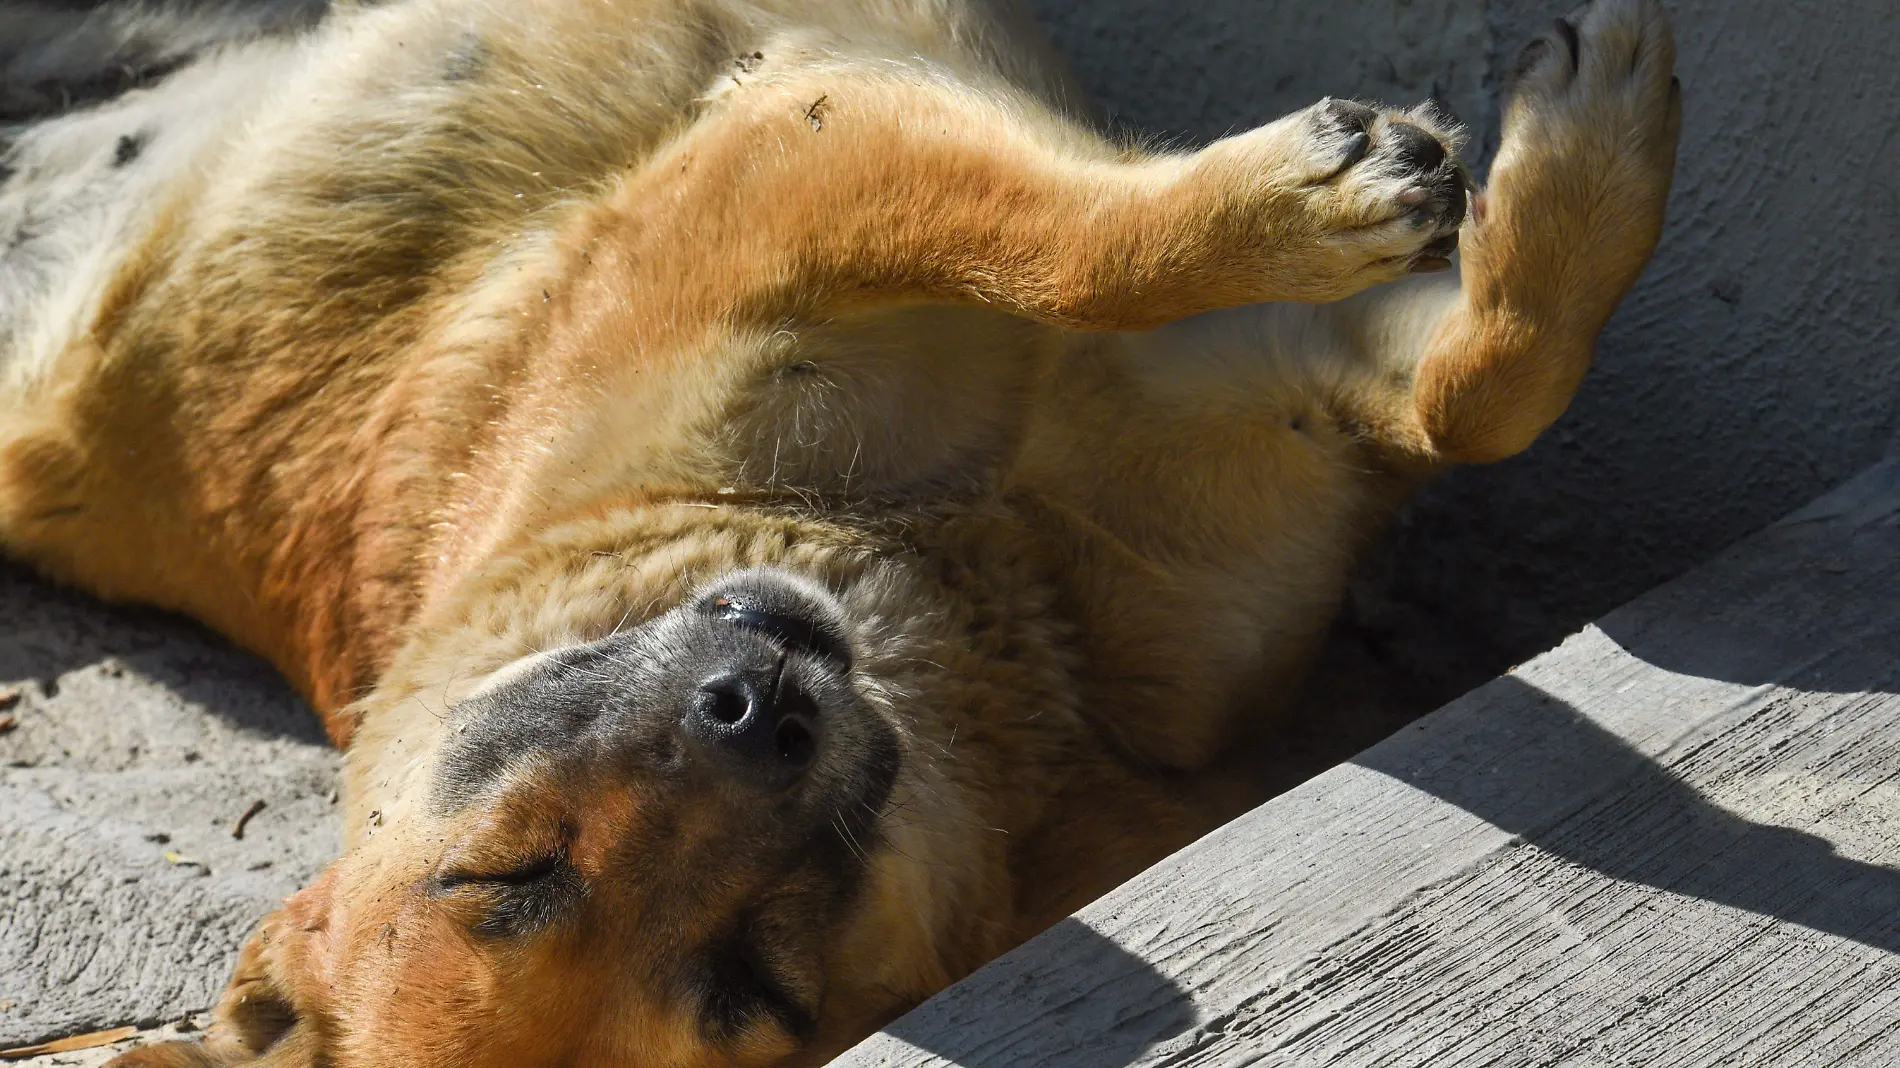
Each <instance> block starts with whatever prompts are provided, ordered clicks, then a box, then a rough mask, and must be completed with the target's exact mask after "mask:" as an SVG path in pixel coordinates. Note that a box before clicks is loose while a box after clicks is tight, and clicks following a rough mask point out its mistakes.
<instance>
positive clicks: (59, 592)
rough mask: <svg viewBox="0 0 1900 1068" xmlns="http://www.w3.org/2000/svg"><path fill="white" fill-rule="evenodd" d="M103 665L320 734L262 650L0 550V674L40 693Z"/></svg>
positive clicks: (270, 733) (224, 715)
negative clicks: (85, 588)
mask: <svg viewBox="0 0 1900 1068" xmlns="http://www.w3.org/2000/svg"><path fill="white" fill-rule="evenodd" d="M107 665H110V666H111V670H115V671H124V672H130V673H132V674H135V675H137V676H140V677H142V678H144V679H147V680H149V681H151V682H154V683H157V684H158V685H160V686H162V687H164V688H165V689H167V690H169V691H171V692H172V693H174V694H176V695H177V696H178V697H180V698H182V699H183V700H184V701H185V702H187V703H188V704H190V705H192V706H195V707H197V708H200V709H203V710H204V711H205V712H208V713H209V714H211V715H213V716H216V717H217V718H218V719H220V720H223V721H224V722H226V723H228V724H230V725H231V726H233V727H236V728H239V729H240V730H243V731H246V732H250V733H254V734H257V735H261V736H264V737H275V738H285V739H289V740H292V741H299V742H307V743H310V744H313V745H324V744H328V743H327V742H326V740H325V738H324V735H323V729H322V726H321V725H320V724H319V722H318V720H317V716H316V714H315V713H314V712H313V711H312V710H311V709H310V706H309V705H307V704H305V703H304V702H303V701H302V700H301V699H300V698H298V697H297V695H296V694H295V693H293V692H292V691H291V689H290V687H289V686H288V685H287V684H286V683H285V682H284V680H283V678H282V677H281V676H280V675H278V674H277V672H276V671H275V670H274V669H273V668H272V667H271V666H270V665H269V664H267V663H265V662H264V661H263V660H261V659H259V658H257V657H255V656H252V655H250V654H249V653H246V652H244V651H243V650H241V649H238V648H236V647H235V646H233V645H232V644H231V643H230V642H228V641H226V640H225V639H223V638H222V637H219V636H218V635H216V634H213V633H212V632H210V631H209V630H207V629H205V628H204V627H202V626H200V625H198V624H197V623H194V622H192V621H191V620H188V619H185V618H183V617H182V616H175V615H170V614H168V613H165V612H159V611H155V610H152V609H147V608H136V607H124V606H117V605H107V604H103V603H101V602H99V601H96V600H94V599H92V598H91V597H88V596H86V595H85V594H81V593H76V592H73V591H70V590H64V589H60V588H58V587H56V586H53V585H51V584H50V583H47V582H44V581H42V580H40V579H38V578H36V577H34V576H33V575H32V574H31V573H29V572H28V571H27V570H26V569H24V568H22V567H20V566H18V565H15V564H11V563H8V562H6V561H4V560H0V682H29V681H30V682H31V683H33V684H34V685H36V686H38V687H39V689H40V690H41V692H42V693H45V694H47V695H48V697H53V696H56V695H57V693H58V690H59V687H60V685H61V680H62V679H63V678H64V677H66V676H68V675H70V674H71V673H73V672H77V671H84V670H87V669H93V668H99V667H102V666H107Z"/></svg>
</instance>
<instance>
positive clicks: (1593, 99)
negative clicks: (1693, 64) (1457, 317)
mask: <svg viewBox="0 0 1900 1068" xmlns="http://www.w3.org/2000/svg"><path fill="white" fill-rule="evenodd" d="M1675 57H1676V49H1675V38H1674V36H1673V34H1672V32H1671V29H1670V25H1669V17H1668V14H1667V13H1666V12H1665V11H1664V10H1663V6H1662V4H1661V3H1660V2H1659V0H1594V2H1592V3H1586V4H1584V5H1582V6H1580V7H1578V8H1575V9H1573V10H1572V11H1571V12H1570V13H1569V14H1568V15H1566V16H1564V17H1563V18H1559V19H1557V20H1556V21H1554V22H1553V23H1552V24H1551V25H1550V27H1549V29H1547V30H1546V31H1545V32H1544V33H1543V34H1542V35H1540V36H1539V37H1538V38H1537V39H1536V40H1534V41H1532V42H1531V43H1530V45H1529V46H1528V47H1526V48H1525V49H1524V51H1523V53H1522V54H1521V55H1520V56H1519V58H1518V61H1517V64H1516V68H1515V74H1514V77H1513V84H1512V86H1511V90H1510V95H1509V97H1508V98H1507V100H1506V103H1505V107H1504V116H1503V119H1504V129H1503V135H1504V136H1503V140H1502V143H1501V144H1500V147H1499V151H1498V158H1497V161H1496V162H1495V163H1494V164H1493V165H1492V168H1491V182H1490V186H1489V188H1488V189H1487V190H1486V191H1485V192H1484V193H1483V194H1482V195H1480V196H1479V197H1478V198H1476V200H1475V201H1474V209H1473V214H1474V225H1473V227H1472V228H1471V229H1470V231H1469V232H1467V234H1466V237H1465V242H1466V249H1467V259H1466V268H1467V269H1466V278H1467V281H1468V282H1469V281H1470V280H1471V279H1472V278H1473V277H1474V274H1473V270H1472V268H1474V267H1475V268H1478V271H1479V273H1480V275H1484V276H1491V275H1495V276H1497V278H1495V279H1494V281H1497V282H1498V283H1499V284H1504V283H1505V281H1506V276H1510V277H1511V278H1515V281H1513V282H1511V283H1510V284H1511V285H1513V286H1514V287H1515V288H1520V289H1521V288H1527V287H1528V286H1529V285H1530V283H1531V282H1533V281H1535V280H1536V278H1537V277H1541V276H1543V275H1551V274H1556V275H1561V276H1563V277H1565V278H1568V279H1571V280H1573V283H1574V285H1573V289H1575V290H1576V291H1575V292H1568V293H1566V294H1564V295H1563V296H1562V299H1563V300H1564V301H1565V302H1566V303H1569V304H1575V305H1579V306H1582V305H1589V306H1590V307H1591V308H1592V310H1601V312H1602V314H1603V315H1606V316H1607V315H1608V309H1609V308H1611V307H1613V306H1614V304H1615V301H1616V300H1617V299H1620V297H1621V296H1622V294H1623V293H1624V292H1625V291H1627V289H1628V287H1629V286H1630V285H1631V284H1633V283H1634V282H1635V279H1636V275H1637V273H1638V272H1640V271H1641V269H1642V265H1643V264H1644V263H1645V262H1646V261H1647V260H1648V258H1649V255H1650V253H1651V252H1652V251H1653V250H1654V248H1655V245H1656V242H1657V239H1658V238H1659V237H1660V235H1661V232H1662V220H1663V208H1664V205H1665V202H1666V201H1667V199H1668V195H1669V186H1670V181H1671V179H1672V177H1673V175H1674V171H1675V159H1676V143H1677V140H1678V138H1679V136H1680V134H1681V130H1682V84H1681V82H1679V81H1678V80H1677V79H1676V77H1675ZM1565 262H1569V263H1572V264H1575V265H1576V267H1575V269H1571V270H1564V271H1558V272H1553V271H1552V270H1551V266H1552V265H1553V264H1562V263H1565ZM1533 264H1534V265H1536V272H1535V276H1533V275H1532V274H1531V273H1529V272H1528V271H1527V267H1528V266H1529V265H1533ZM1586 283H1587V284H1586ZM1585 290H1588V292H1585Z"/></svg>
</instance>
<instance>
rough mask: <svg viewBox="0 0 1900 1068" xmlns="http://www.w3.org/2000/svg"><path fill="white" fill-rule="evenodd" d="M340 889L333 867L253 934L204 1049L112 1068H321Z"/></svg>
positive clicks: (183, 1049)
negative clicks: (335, 892) (335, 898)
mask: <svg viewBox="0 0 1900 1068" xmlns="http://www.w3.org/2000/svg"><path fill="white" fill-rule="evenodd" d="M335 884H336V868H335V867H334V866H332V867H331V868H330V869H329V870H328V871H325V872H324V873H323V874H322V875H320V876H318V877H317V880H316V881H315V882H313V883H311V884H310V885H309V886H307V887H305V888H304V889H302V890H299V891H298V892H297V893H295V894H293V895H291V896H290V897H289V898H288V899H287V900H285V902H284V905H283V907H282V908H280V909H278V910H277V911H276V912H273V913H271V914H270V915H269V916H266V917H265V918H264V920H263V922H262V923H259V924H258V925H257V929H256V930H255V931H252V932H251V937H250V938H249V939H247V940H246V941H245V943H244V948H243V949H242V950H240V951H239V952H238V960H237V967H235V968H234V969H232V972H231V982H230V983H229V984H228V985H227V986H226V987H225V988H224V994H223V996H222V997H220V998H219V999H218V1005H217V1008H216V1009H215V1010H213V1016H214V1022H213V1023H212V1025H211V1029H210V1031H209V1032H208V1033H207V1034H206V1036H205V1040H204V1041H203V1042H162V1043H159V1044H157V1045H152V1046H144V1047H141V1048H139V1049H135V1050H132V1051H131V1052H129V1053H126V1054H124V1055H123V1056H120V1057H117V1058H115V1059H113V1060H112V1061H110V1062H108V1063H107V1065H106V1068H225V1066H229V1065H251V1066H254V1068H314V1066H315V1065H318V1064H320V1063H322V1056H321V1055H322V1032H323V1030H324V1026H325V1018H326V1016H327V1006H326V1005H325V1004H324V998H325V991H326V989H327V987H328V985H329V984H328V977H329V971H330V965H331V961H332V952H331V938H330V919H331V911H332V894H333V888H334V886H335Z"/></svg>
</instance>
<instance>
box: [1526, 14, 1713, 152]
mask: <svg viewBox="0 0 1900 1068" xmlns="http://www.w3.org/2000/svg"><path fill="white" fill-rule="evenodd" d="M1675 66H1676V41H1675V35H1674V32H1673V31H1672V30H1671V28H1670V25H1669V16H1668V14H1667V12H1665V11H1664V10H1663V5H1662V3H1661V2H1660V0H1593V2H1589V3H1585V4H1582V5H1580V6H1578V7H1577V8H1575V9H1573V10H1572V11H1571V12H1570V13H1569V14H1568V15H1565V16H1564V17H1562V18H1559V19H1557V20H1556V21H1554V22H1553V23H1551V26H1550V28H1549V29H1548V30H1546V31H1545V32H1544V33H1543V34H1542V35H1540V36H1539V37H1537V39H1535V40H1533V41H1532V42H1531V43H1530V44H1529V45H1528V46H1526V47H1525V49H1524V51H1523V52H1522V53H1521V54H1520V55H1519V56H1518V60H1517V64H1516V68H1515V74H1514V75H1513V78H1512V85H1511V90H1510V95H1509V97H1508V99H1507V101H1506V104H1505V109H1504V140H1505V142H1506V143H1505V144H1504V145H1503V146H1502V150H1501V152H1500V160H1501V162H1502V161H1508V160H1509V158H1510V157H1511V156H1512V155H1514V154H1522V153H1523V152H1525V151H1535V150H1537V149H1538V148H1540V147H1543V148H1556V147H1557V146H1554V145H1540V144H1539V142H1550V141H1553V140H1559V139H1561V140H1566V141H1571V142H1576V146H1577V147H1576V148H1572V149H1570V151H1576V150H1577V149H1588V150H1593V151H1595V152H1596V153H1597V155H1598V158H1597V160H1596V161H1595V162H1597V163H1599V164H1601V163H1604V162H1608V161H1611V160H1614V159H1619V158H1623V157H1631V158H1633V159H1634V160H1637V161H1641V162H1647V163H1649V164H1651V165H1659V166H1662V167H1668V166H1669V165H1671V164H1672V163H1673V161H1674V159H1675V152H1676V140H1677V138H1678V136H1679V134H1680V133H1681V129H1682V84H1681V82H1679V81H1678V80H1677V79H1676V77H1675Z"/></svg>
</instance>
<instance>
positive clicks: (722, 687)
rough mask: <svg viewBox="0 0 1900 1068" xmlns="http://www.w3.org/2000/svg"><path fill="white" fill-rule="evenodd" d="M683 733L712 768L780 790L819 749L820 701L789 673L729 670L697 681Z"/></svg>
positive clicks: (781, 668)
mask: <svg viewBox="0 0 1900 1068" xmlns="http://www.w3.org/2000/svg"><path fill="white" fill-rule="evenodd" d="M683 726H684V727H685V731H686V737H687V738H688V739H689V740H690V741H691V742H692V743H693V745H694V746H695V747H696V748H697V749H698V750H699V751H700V752H701V753H702V754H704V755H705V756H706V758H707V759H708V760H709V761H710V762H711V763H712V764H713V765H715V766H716V767H719V768H720V769H722V770H723V771H725V772H726V773H728V774H729V775H731V776H732V777H734V778H736V779H739V780H740V781H742V782H745V783H750V784H752V785H755V786H758V787H760V788H763V789H766V790H773V791H777V790H783V789H785V788H787V787H789V786H791V785H792V783H794V782H796V781H798V778H799V776H800V775H802V774H804V772H805V769H806V768H807V767H809V766H810V765H811V762H812V758H813V757H814V756H815V755H816V754H817V752H818V729H819V725H818V705H817V702H815V701H813V700H812V698H811V697H810V696H809V695H807V694H806V693H805V692H804V691H803V690H802V689H800V688H799V686H798V684H797V682H796V681H795V680H793V679H792V678H790V677H788V676H787V674H786V672H785V665H784V662H783V661H780V663H779V665H778V667H777V668H776V669H774V670H772V671H752V670H737V671H728V672H725V673H722V674H719V675H715V676H713V677H712V678H709V679H707V680H706V681H704V682H702V683H700V686H699V690H698V692H696V693H695V694H694V695H693V701H692V705H691V707H690V708H688V709H687V711H686V717H685V722H684V724H683Z"/></svg>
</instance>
